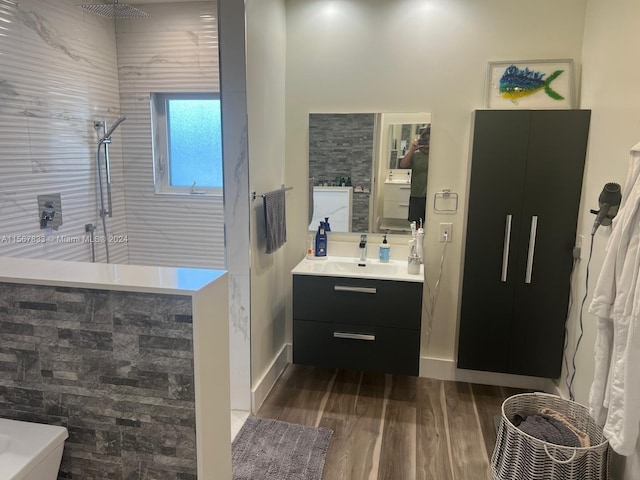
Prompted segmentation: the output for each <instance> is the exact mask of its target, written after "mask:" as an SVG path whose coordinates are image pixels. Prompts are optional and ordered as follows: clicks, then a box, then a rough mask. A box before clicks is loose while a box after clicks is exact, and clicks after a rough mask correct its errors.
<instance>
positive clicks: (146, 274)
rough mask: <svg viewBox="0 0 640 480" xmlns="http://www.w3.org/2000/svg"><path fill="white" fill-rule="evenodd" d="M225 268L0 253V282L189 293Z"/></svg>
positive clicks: (209, 281) (223, 271)
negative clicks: (25, 256) (213, 268)
mask: <svg viewBox="0 0 640 480" xmlns="http://www.w3.org/2000/svg"><path fill="white" fill-rule="evenodd" d="M225 273H226V271H225V270H207V269H199V268H172V267H151V266H143V265H116V264H111V263H109V264H107V263H85V262H67V261H61V260H42V259H32V258H14V257H0V282H5V283H22V284H28V285H49V286H57V287H73V288H91V289H98V290H118V291H128V292H143V293H161V294H179V295H189V294H191V293H195V292H198V291H199V290H200V289H202V288H203V287H205V286H206V285H208V284H210V283H211V282H213V281H214V280H216V279H218V278H219V277H221V276H223V275H224V274H225Z"/></svg>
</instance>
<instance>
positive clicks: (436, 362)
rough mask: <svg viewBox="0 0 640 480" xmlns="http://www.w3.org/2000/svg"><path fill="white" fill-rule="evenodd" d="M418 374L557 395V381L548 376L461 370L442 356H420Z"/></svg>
mask: <svg viewBox="0 0 640 480" xmlns="http://www.w3.org/2000/svg"><path fill="white" fill-rule="evenodd" d="M420 376H421V377H427V378H435V379H437V380H450V381H457V382H468V383H479V384H483V385H497V386H501V387H513V388H525V389H531V390H540V391H543V392H548V393H554V394H556V395H559V392H558V385H557V383H556V382H555V381H553V380H551V379H548V378H538V377H527V376H523V375H512V374H509V373H494V372H480V371H476V370H463V369H460V368H457V367H456V361H455V360H449V359H443V358H434V357H420Z"/></svg>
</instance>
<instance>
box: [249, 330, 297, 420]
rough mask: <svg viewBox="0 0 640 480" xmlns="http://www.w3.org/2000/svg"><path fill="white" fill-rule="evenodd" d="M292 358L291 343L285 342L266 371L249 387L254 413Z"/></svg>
mask: <svg viewBox="0 0 640 480" xmlns="http://www.w3.org/2000/svg"><path fill="white" fill-rule="evenodd" d="M292 359H293V345H292V344H290V343H285V344H284V345H283V346H282V348H281V349H280V352H278V354H277V355H276V356H275V358H274V359H273V361H272V362H271V365H269V368H267V371H266V372H265V373H264V375H262V377H261V378H260V379H259V380H258V381H257V382H256V383H255V386H254V387H253V388H252V389H251V412H252V413H255V412H257V411H258V409H259V408H260V407H261V406H262V402H264V399H265V398H267V395H269V392H270V391H271V389H272V388H273V386H274V385H275V383H276V380H278V378H279V377H280V375H282V372H284V369H285V368H287V365H288V364H289V363H291V361H292Z"/></svg>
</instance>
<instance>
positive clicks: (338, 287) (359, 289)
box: [333, 285, 377, 293]
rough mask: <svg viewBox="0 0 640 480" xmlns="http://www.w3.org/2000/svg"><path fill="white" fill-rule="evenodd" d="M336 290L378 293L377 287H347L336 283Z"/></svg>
mask: <svg viewBox="0 0 640 480" xmlns="http://www.w3.org/2000/svg"><path fill="white" fill-rule="evenodd" d="M333 289H334V290H335V291H336V292H358V293H377V289H376V288H375V287H346V286H344V285H334V286H333Z"/></svg>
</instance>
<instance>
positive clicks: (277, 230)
mask: <svg viewBox="0 0 640 480" xmlns="http://www.w3.org/2000/svg"><path fill="white" fill-rule="evenodd" d="M286 224H287V218H286V214H285V191H284V189H283V188H280V189H278V190H274V191H273V192H269V193H265V194H264V226H265V230H266V236H267V253H273V252H275V251H276V250H278V249H279V248H280V247H281V246H282V245H283V244H284V242H286V241H287V226H286Z"/></svg>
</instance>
